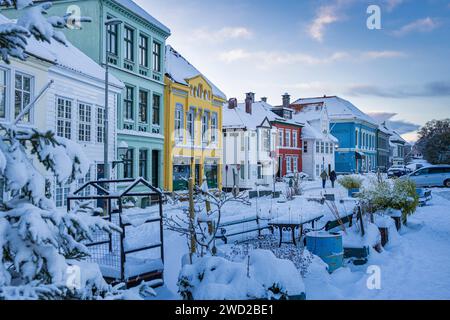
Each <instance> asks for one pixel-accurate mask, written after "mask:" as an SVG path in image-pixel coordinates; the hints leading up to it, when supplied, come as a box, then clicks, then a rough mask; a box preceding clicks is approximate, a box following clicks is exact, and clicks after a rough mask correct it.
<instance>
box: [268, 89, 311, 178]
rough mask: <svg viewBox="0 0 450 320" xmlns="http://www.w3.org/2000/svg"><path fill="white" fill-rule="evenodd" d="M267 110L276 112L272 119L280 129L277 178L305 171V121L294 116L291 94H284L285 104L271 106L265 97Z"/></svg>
mask: <svg viewBox="0 0 450 320" xmlns="http://www.w3.org/2000/svg"><path fill="white" fill-rule="evenodd" d="M261 103H262V104H263V105H264V106H265V107H266V109H267V110H270V111H272V112H273V113H274V114H276V117H274V118H273V119H272V120H271V123H272V125H273V126H274V127H275V128H277V129H278V139H277V157H278V161H277V162H278V169H277V173H276V176H277V178H283V177H285V176H286V175H287V174H290V173H297V172H302V171H303V158H302V156H303V141H302V130H303V127H304V126H305V124H304V122H299V121H297V120H295V119H294V118H293V113H294V110H292V109H291V108H289V105H290V96H289V95H288V94H287V93H286V94H285V95H283V105H281V106H278V107H271V106H270V105H269V104H267V100H265V98H263V101H262V102H261Z"/></svg>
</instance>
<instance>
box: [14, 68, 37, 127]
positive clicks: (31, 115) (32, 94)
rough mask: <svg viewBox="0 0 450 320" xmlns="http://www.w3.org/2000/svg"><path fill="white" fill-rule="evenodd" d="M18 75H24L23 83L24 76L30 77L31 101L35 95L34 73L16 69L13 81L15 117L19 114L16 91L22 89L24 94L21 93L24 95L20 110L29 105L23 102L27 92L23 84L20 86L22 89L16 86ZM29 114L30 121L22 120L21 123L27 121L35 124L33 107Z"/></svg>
mask: <svg viewBox="0 0 450 320" xmlns="http://www.w3.org/2000/svg"><path fill="white" fill-rule="evenodd" d="M18 75H19V76H21V77H22V83H23V78H24V77H26V78H29V79H30V92H29V94H30V102H31V100H32V99H33V97H34V77H33V76H32V75H30V74H27V73H24V72H20V71H16V72H15V73H14V81H13V83H14V84H13V88H12V89H13V93H14V95H13V97H14V106H13V112H12V114H13V117H14V119H16V118H17V116H18V114H17V115H16V91H20V92H21V93H22V95H21V97H22V105H21V109H20V112H22V110H23V109H24V108H25V107H26V106H27V105H26V104H24V102H23V95H24V92H26V91H25V90H24V89H23V85H22V88H20V89H18V88H16V76H18ZM28 115H29V119H28V120H29V121H23V120H21V121H20V122H21V123H26V124H33V120H34V117H33V109H31V110H30V111H29V112H28ZM22 119H23V117H22Z"/></svg>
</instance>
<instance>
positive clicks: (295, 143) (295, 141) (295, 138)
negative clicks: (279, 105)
mask: <svg viewBox="0 0 450 320" xmlns="http://www.w3.org/2000/svg"><path fill="white" fill-rule="evenodd" d="M292 143H293V144H292V146H293V147H294V148H298V131H297V130H294V131H292Z"/></svg>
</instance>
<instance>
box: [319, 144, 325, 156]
mask: <svg viewBox="0 0 450 320" xmlns="http://www.w3.org/2000/svg"><path fill="white" fill-rule="evenodd" d="M320 153H325V142H323V141H322V142H321V143H320Z"/></svg>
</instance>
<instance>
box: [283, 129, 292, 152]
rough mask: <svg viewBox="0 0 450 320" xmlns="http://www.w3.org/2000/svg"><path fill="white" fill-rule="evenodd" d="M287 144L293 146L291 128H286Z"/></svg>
mask: <svg viewBox="0 0 450 320" xmlns="http://www.w3.org/2000/svg"><path fill="white" fill-rule="evenodd" d="M284 134H285V140H286V141H285V144H286V147H288V148H290V147H291V130H286V131H285V133H284Z"/></svg>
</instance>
